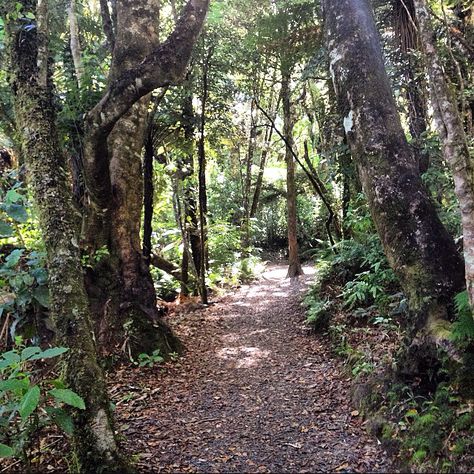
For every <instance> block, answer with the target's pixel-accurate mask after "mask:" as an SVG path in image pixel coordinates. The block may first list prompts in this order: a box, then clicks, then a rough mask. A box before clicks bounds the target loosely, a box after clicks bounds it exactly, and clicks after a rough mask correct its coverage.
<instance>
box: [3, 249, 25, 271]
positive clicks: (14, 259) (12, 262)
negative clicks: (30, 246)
mask: <svg viewBox="0 0 474 474" xmlns="http://www.w3.org/2000/svg"><path fill="white" fill-rule="evenodd" d="M24 251H25V249H15V250H14V251H13V252H11V253H10V254H9V255H8V256H7V258H6V259H5V266H6V267H7V268H13V267H15V266H16V265H18V262H19V261H20V258H21V256H22V255H23V252H24Z"/></svg>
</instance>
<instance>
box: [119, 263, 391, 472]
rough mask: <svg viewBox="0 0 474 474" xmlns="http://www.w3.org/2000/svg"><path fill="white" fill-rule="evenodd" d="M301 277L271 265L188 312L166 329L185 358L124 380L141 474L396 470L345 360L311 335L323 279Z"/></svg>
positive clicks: (123, 413)
mask: <svg viewBox="0 0 474 474" xmlns="http://www.w3.org/2000/svg"><path fill="white" fill-rule="evenodd" d="M304 270H305V276H304V277H302V278H300V279H299V280H297V281H293V282H291V281H290V280H287V279H285V276H286V267H285V266H279V265H272V266H270V267H268V269H267V271H266V272H265V273H264V274H263V276H262V278H261V279H260V280H258V281H256V282H254V283H252V284H251V285H248V286H243V287H242V288H240V289H239V290H238V291H236V292H234V293H230V294H227V295H226V296H224V297H223V298H220V299H219V300H218V301H217V302H216V304H215V305H213V306H211V307H210V308H207V309H205V310H195V311H187V310H186V308H185V307H182V308H180V309H179V310H178V311H176V313H175V314H174V315H172V317H170V320H169V322H170V324H171V325H172V326H173V327H174V329H175V331H176V333H177V334H178V335H179V336H180V337H181V339H182V341H183V342H184V344H185V346H186V347H187V351H186V353H185V355H184V356H183V357H181V358H180V359H179V360H178V361H177V362H175V363H169V364H166V365H165V367H159V366H155V367H153V368H151V369H145V370H144V369H140V370H133V369H132V370H130V369H128V370H125V369H123V370H122V371H121V372H120V373H119V374H118V375H117V376H118V377H120V379H121V380H122V383H120V385H118V386H115V387H112V393H113V397H114V401H115V402H116V404H117V416H118V419H119V423H120V424H121V428H122V432H124V433H125V435H126V437H127V442H126V448H127V450H128V451H129V452H130V453H131V454H132V453H133V454H137V458H138V459H139V461H138V466H139V468H140V471H141V472H161V471H163V472H221V473H222V472H316V471H319V472H328V471H333V472H382V471H383V472H387V471H389V470H390V468H389V461H388V460H387V457H386V455H385V453H384V452H383V451H382V450H381V448H380V447H379V446H378V444H377V440H375V439H373V438H371V437H369V436H368V435H366V433H365V429H364V426H363V424H362V420H361V419H360V418H359V417H358V416H354V414H356V412H353V411H352V409H351V406H350V394H349V388H350V380H349V379H348V377H347V376H345V375H344V373H343V370H342V363H341V361H339V360H338V359H336V358H334V356H333V355H332V354H331V352H330V349H329V348H328V347H327V341H324V340H323V339H321V338H318V337H315V336H314V335H307V333H306V332H305V331H303V329H302V321H303V319H304V314H303V313H304V312H303V308H302V307H301V299H302V297H303V295H304V292H305V291H306V290H307V285H308V284H309V283H311V281H312V279H313V278H314V271H313V270H312V269H311V268H308V267H305V269H304ZM351 412H352V414H351Z"/></svg>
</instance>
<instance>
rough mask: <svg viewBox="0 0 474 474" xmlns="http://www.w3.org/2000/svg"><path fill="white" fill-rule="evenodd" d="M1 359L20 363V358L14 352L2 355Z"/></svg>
mask: <svg viewBox="0 0 474 474" xmlns="http://www.w3.org/2000/svg"><path fill="white" fill-rule="evenodd" d="M2 357H3V358H4V359H5V360H6V361H8V362H14V363H16V362H20V360H21V357H20V356H19V355H18V354H17V352H16V351H8V352H4V353H3V354H2Z"/></svg>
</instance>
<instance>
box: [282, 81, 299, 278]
mask: <svg viewBox="0 0 474 474" xmlns="http://www.w3.org/2000/svg"><path fill="white" fill-rule="evenodd" d="M289 76H290V75H289V74H287V73H286V72H284V73H283V77H282V81H281V98H282V104H283V121H284V124H283V135H284V137H285V143H286V147H285V161H286V193H287V198H286V203H287V222H288V274H287V278H295V277H298V276H300V275H303V268H302V267H301V263H300V257H299V255H298V232H297V230H298V229H297V225H298V224H297V220H296V183H295V159H294V157H293V153H292V149H293V126H294V122H293V117H292V113H291V90H290V77H289Z"/></svg>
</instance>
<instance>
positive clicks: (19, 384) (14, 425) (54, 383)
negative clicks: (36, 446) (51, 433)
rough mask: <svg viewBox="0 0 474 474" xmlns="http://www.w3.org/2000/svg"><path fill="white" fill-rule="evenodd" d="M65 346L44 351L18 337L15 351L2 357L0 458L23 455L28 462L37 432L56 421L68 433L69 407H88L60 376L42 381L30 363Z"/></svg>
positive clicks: (69, 428) (70, 429)
mask: <svg viewBox="0 0 474 474" xmlns="http://www.w3.org/2000/svg"><path fill="white" fill-rule="evenodd" d="M67 350H68V349H67V348H65V347H54V348H51V349H46V350H42V349H41V348H40V347H35V346H29V347H26V346H25V345H24V344H23V341H22V338H21V337H17V338H16V344H15V347H14V349H13V350H11V351H8V352H4V353H3V354H1V358H0V378H1V381H0V458H1V457H3V458H6V457H20V458H22V459H23V461H24V462H25V463H26V464H27V465H28V462H29V459H30V453H31V449H32V446H33V442H34V437H35V435H36V434H37V433H38V432H39V430H40V429H42V428H44V427H45V426H49V425H51V424H56V425H57V426H58V427H60V428H61V429H62V430H63V431H65V432H66V433H68V434H71V433H72V429H73V422H72V419H71V417H70V416H69V414H68V412H67V411H66V409H65V405H66V406H71V407H75V408H78V409H81V410H84V409H85V404H84V400H83V399H82V398H81V397H80V396H79V395H77V394H76V393H75V392H73V391H72V390H69V389H68V388H66V387H65V385H64V383H63V382H62V381H61V380H60V379H55V380H42V379H38V376H37V374H34V373H33V372H32V364H31V362H33V361H35V360H41V359H51V358H55V357H58V356H59V355H61V354H64V353H65V352H67Z"/></svg>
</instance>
